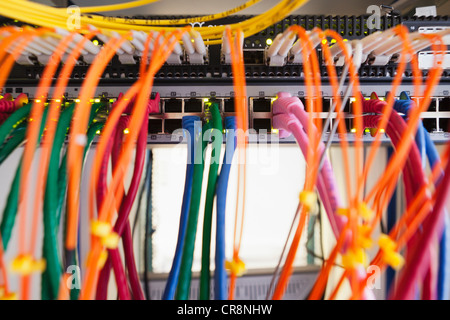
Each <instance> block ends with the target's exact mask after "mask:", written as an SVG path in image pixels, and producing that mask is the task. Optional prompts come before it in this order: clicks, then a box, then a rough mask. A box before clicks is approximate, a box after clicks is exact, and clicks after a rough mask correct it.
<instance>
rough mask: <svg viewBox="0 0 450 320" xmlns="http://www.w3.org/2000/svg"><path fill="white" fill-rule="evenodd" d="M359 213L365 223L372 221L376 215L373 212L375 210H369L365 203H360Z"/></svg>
mask: <svg viewBox="0 0 450 320" xmlns="http://www.w3.org/2000/svg"><path fill="white" fill-rule="evenodd" d="M358 209H359V210H358V211H359V214H360V216H361V217H362V218H363V220H364V221H369V220H371V219H372V218H373V217H374V215H375V213H374V212H373V210H372V209H371V208H369V207H368V206H367V203H365V202H360V204H359V206H358Z"/></svg>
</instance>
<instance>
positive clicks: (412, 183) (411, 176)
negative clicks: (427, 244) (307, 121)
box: [364, 101, 426, 281]
mask: <svg viewBox="0 0 450 320" xmlns="http://www.w3.org/2000/svg"><path fill="white" fill-rule="evenodd" d="M367 102H371V101H367ZM377 102H380V101H377ZM365 105H366V108H368V109H365V110H367V111H368V112H374V111H377V110H378V112H379V111H381V109H382V107H381V106H382V105H383V103H375V104H371V105H370V106H368V105H367V103H365ZM377 105H378V106H377ZM379 119H380V116H366V117H365V118H364V120H365V123H369V124H368V125H369V126H373V125H370V123H376V122H377V121H378V120H379ZM405 128H406V124H405V123H404V121H403V120H402V119H401V117H400V116H399V115H398V114H397V113H392V114H391V118H390V122H389V123H388V127H387V130H386V133H387V134H388V136H389V137H390V138H391V139H392V143H393V144H394V145H395V146H397V145H398V144H399V143H400V141H401V140H400V137H401V133H402V132H403V131H404V130H405ZM418 168H421V160H420V154H419V151H418V148H417V146H416V145H413V146H412V148H411V150H410V155H409V157H408V162H407V165H406V166H405V167H404V168H403V173H404V174H403V179H404V184H405V188H406V191H407V193H406V196H407V203H408V204H411V202H412V199H413V194H415V193H416V192H417V191H418V190H419V189H420V187H422V186H424V185H425V184H426V180H425V175H424V172H423V171H422V170H418ZM415 237H416V238H417V239H414V238H413V239H411V245H408V248H409V250H412V249H413V248H414V244H413V243H417V240H418V239H419V237H420V234H416V236H415ZM410 281H413V280H412V279H410Z"/></svg>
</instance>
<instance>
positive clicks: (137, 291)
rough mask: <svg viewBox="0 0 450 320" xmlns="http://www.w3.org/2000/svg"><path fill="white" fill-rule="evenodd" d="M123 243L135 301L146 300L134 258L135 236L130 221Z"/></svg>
mask: <svg viewBox="0 0 450 320" xmlns="http://www.w3.org/2000/svg"><path fill="white" fill-rule="evenodd" d="M122 243H123V247H124V255H125V264H126V267H127V270H128V277H129V278H130V285H131V290H132V293H133V299H134V300H145V297H144V293H143V291H142V288H141V285H140V283H141V282H140V280H139V274H138V271H137V266H136V260H135V258H134V250H133V236H132V233H131V226H130V222H129V220H128V221H127V223H126V225H125V228H124V230H123V233H122Z"/></svg>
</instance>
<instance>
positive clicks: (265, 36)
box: [3, 15, 450, 86]
mask: <svg viewBox="0 0 450 320" xmlns="http://www.w3.org/2000/svg"><path fill="white" fill-rule="evenodd" d="M130 18H132V17H130ZM148 18H149V19H160V18H168V17H159V16H158V17H148ZM169 18H174V17H169ZM178 18H183V17H178ZM247 18H248V16H239V17H229V18H225V19H220V20H217V21H215V22H214V24H221V23H223V24H228V23H235V22H239V21H242V20H244V19H247ZM368 18H369V16H368V15H364V16H289V17H286V18H285V19H283V21H280V22H279V23H277V24H275V25H273V26H270V27H268V28H267V29H264V30H262V31H261V32H259V33H257V34H254V35H252V36H249V37H247V38H246V39H245V41H244V43H243V55H244V62H245V64H246V66H245V75H246V78H247V82H248V83H258V82H261V81H272V80H276V81H283V82H286V81H290V82H291V81H299V80H301V79H303V74H302V66H301V64H297V63H290V62H287V64H284V65H280V66H269V65H268V61H267V59H266V57H265V49H266V48H267V47H268V46H269V45H270V44H271V43H272V41H273V40H274V38H275V37H276V35H277V34H280V33H282V32H283V31H285V30H286V29H287V28H288V27H289V26H291V25H295V24H297V25H299V26H301V27H303V28H305V29H306V30H308V31H311V30H312V29H313V28H315V27H319V28H321V29H327V28H329V29H332V30H335V31H336V32H338V33H339V34H340V35H341V36H342V37H343V38H345V39H346V40H348V41H350V40H354V39H362V38H364V37H365V36H368V35H371V34H372V33H373V32H374V31H376V30H370V29H368V27H367V19H368ZM3 22H4V23H12V24H14V22H13V21H8V20H7V19H4V21H3ZM398 24H403V25H405V26H406V27H407V28H408V29H409V30H410V31H411V32H413V31H418V30H422V31H423V32H429V31H430V30H431V31H433V30H434V31H435V30H444V29H445V28H449V27H450V19H449V17H448V16H442V17H431V18H430V17H429V18H423V17H422V18H421V17H400V16H383V17H381V19H380V28H381V29H380V30H386V29H388V28H391V27H393V26H396V25H398ZM207 25H209V23H208V22H205V26H207ZM446 41H447V42H448V40H446ZM98 45H101V41H99V44H98ZM317 51H318V56H319V63H320V72H321V76H322V81H323V82H327V80H328V79H327V76H328V75H327V70H326V67H325V65H324V62H323V60H322V54H321V49H320V48H319V47H318V48H317ZM428 51H429V48H424V49H423V50H422V51H421V52H419V58H420V59H422V60H423V59H425V60H426V61H428V60H429V55H427V54H426V53H427V52H428ZM187 55H188V54H187V53H186V52H184V53H183V54H182V55H181V57H182V59H181V60H180V63H176V64H174V63H166V64H165V65H164V66H163V67H162V68H161V69H160V70H159V71H158V72H157V73H156V75H155V84H158V83H161V84H163V83H171V84H175V85H178V84H188V85H191V84H192V81H208V82H211V81H212V83H215V84H223V83H224V82H227V81H230V80H231V77H232V70H231V65H230V64H229V63H226V62H225V61H224V60H223V56H222V54H221V47H220V45H211V46H207V47H206V54H205V55H204V56H203V55H202V57H200V58H201V59H200V60H198V59H195V61H194V60H192V59H194V58H193V56H192V57H190V58H189V57H187ZM421 57H422V58H421ZM133 59H134V60H133V61H139V59H140V57H139V56H135V57H133ZM427 59H428V60H427ZM190 60H192V61H190ZM391 60H395V56H394V57H393V58H392V59H391ZM422 60H421V61H422ZM425 60H423V61H422V64H423V63H425V62H426V61H425ZM199 61H200V62H199ZM424 61H425V62H424ZM191 62H193V63H191ZM372 63H373V61H372V60H370V59H369V62H368V63H367V64H366V65H363V66H362V67H361V68H360V70H359V76H360V80H361V82H362V83H364V82H370V81H372V82H373V81H376V82H391V81H392V77H393V75H394V74H395V72H396V64H395V62H394V61H391V62H389V63H387V64H386V65H373V64H372ZM445 63H447V62H445ZM425 64H426V63H425ZM88 67H89V64H88V63H86V62H85V61H83V60H82V59H81V60H80V61H79V64H78V65H77V66H76V67H75V69H74V72H73V74H72V83H80V81H82V80H83V79H84V78H85V76H86V72H87V69H88ZM42 71H43V65H40V64H39V63H37V62H36V63H34V64H32V65H20V64H16V66H15V67H14V68H13V71H12V74H11V77H10V79H9V82H14V81H23V80H25V79H27V80H29V81H30V82H31V83H34V84H36V83H37V81H38V80H39V78H40V76H41V74H42ZM337 72H338V74H339V73H340V72H341V67H338V68H337ZM426 73H427V68H424V75H426ZM137 78H139V63H132V64H129V63H123V59H122V60H121V59H119V56H115V57H114V58H113V59H112V61H111V63H110V64H109V65H108V67H107V68H106V70H105V72H104V74H103V77H102V81H101V83H100V85H101V86H102V85H108V84H110V83H115V84H118V83H122V84H125V85H127V84H130V83H132V82H134V81H135V80H136V79H137ZM411 80H412V71H411V69H410V68H409V67H407V69H406V70H405V73H404V81H411ZM441 81H442V82H449V81H450V69H447V70H444V72H443V74H442V79H441Z"/></svg>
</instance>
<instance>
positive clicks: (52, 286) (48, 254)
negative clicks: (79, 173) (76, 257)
mask: <svg viewBox="0 0 450 320" xmlns="http://www.w3.org/2000/svg"><path fill="white" fill-rule="evenodd" d="M74 108H75V104H71V105H70V106H69V107H68V108H66V109H65V110H64V111H63V112H62V113H61V116H60V118H59V121H58V125H57V127H56V131H55V138H54V141H53V147H52V152H51V154H50V159H49V166H48V173H47V183H46V186H45V194H44V208H43V218H44V245H43V248H42V255H43V257H44V258H45V260H46V263H47V268H46V269H45V271H44V272H43V273H42V276H41V283H42V286H41V296H42V299H44V300H54V299H56V298H57V296H58V291H59V282H60V279H61V274H62V265H61V263H60V254H59V252H58V246H57V237H58V231H59V228H58V227H59V219H58V216H59V215H58V207H59V206H58V205H59V198H60V197H61V193H62V192H61V190H65V186H64V185H63V184H60V183H59V181H58V178H59V177H58V170H57V169H58V168H59V167H60V164H59V163H60V158H61V149H62V147H63V145H64V141H65V138H66V134H67V129H68V127H69V125H70V121H71V119H72V114H73V111H74ZM63 195H64V193H63Z"/></svg>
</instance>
